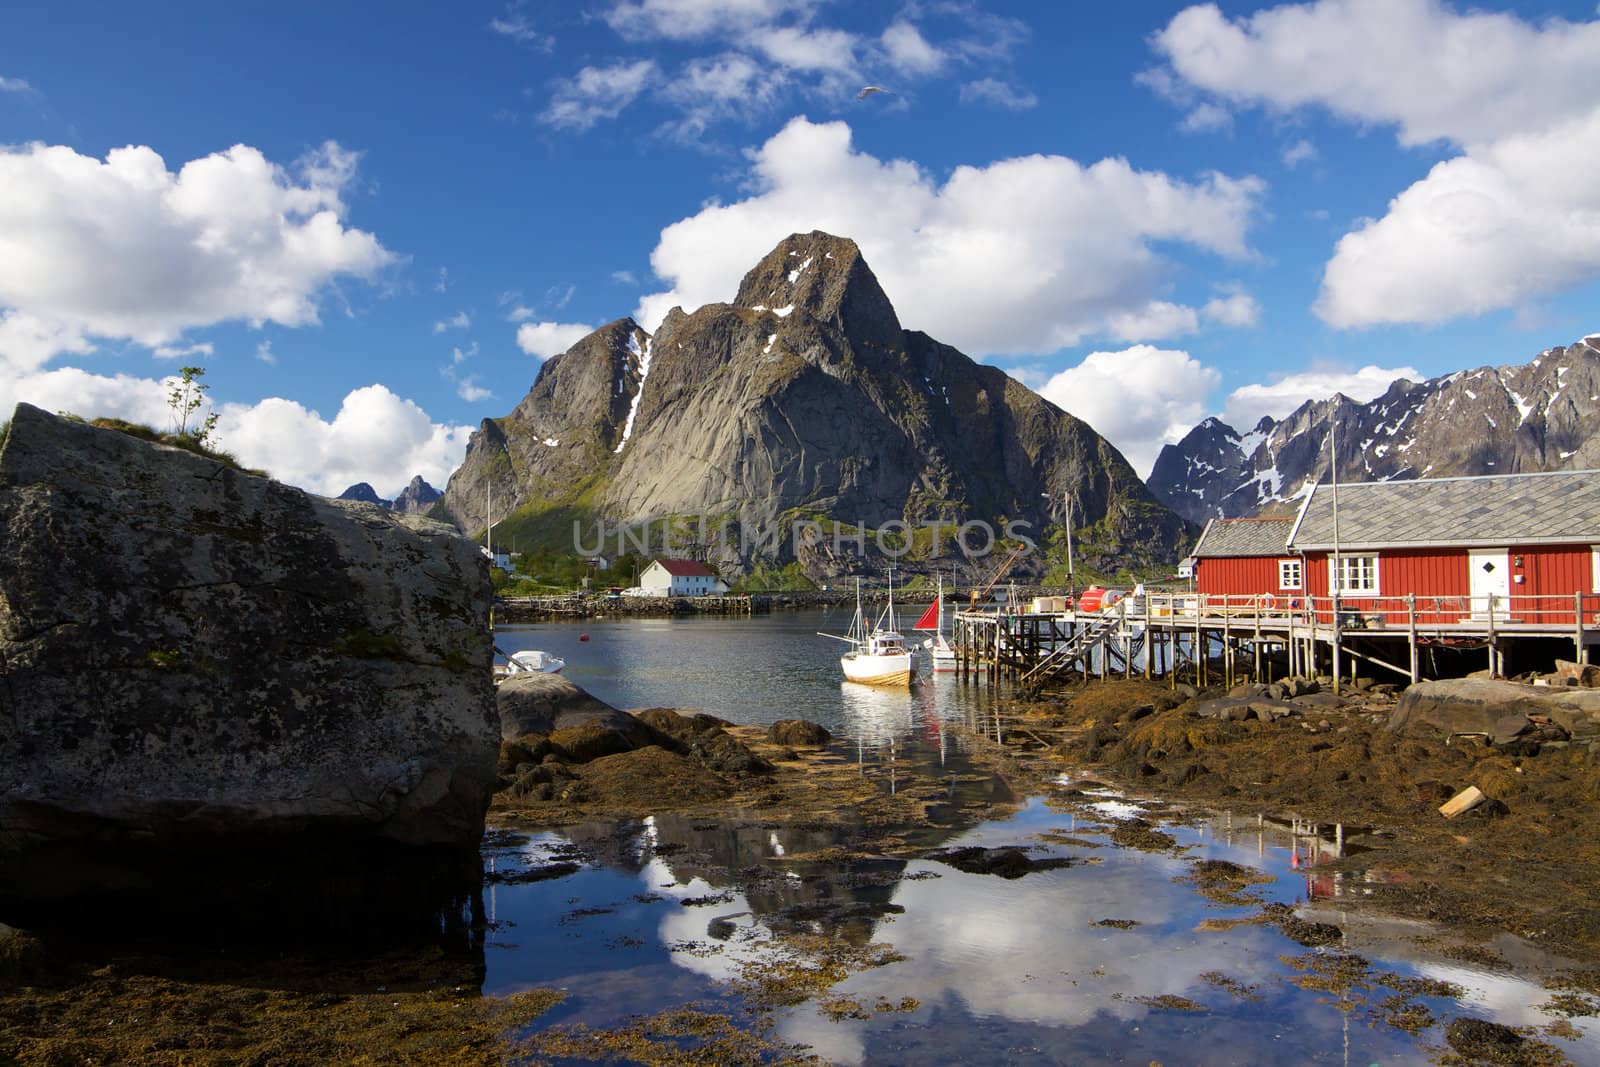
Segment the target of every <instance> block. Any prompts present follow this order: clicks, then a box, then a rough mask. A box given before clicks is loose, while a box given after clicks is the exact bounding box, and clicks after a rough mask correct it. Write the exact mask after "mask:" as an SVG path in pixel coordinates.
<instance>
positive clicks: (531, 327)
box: [517, 322, 595, 359]
mask: <svg viewBox="0 0 1600 1067" xmlns="http://www.w3.org/2000/svg"><path fill="white" fill-rule="evenodd" d="M594 331H595V328H594V327H593V326H588V325H585V324H584V323H581V322H525V323H523V324H522V325H521V326H519V327H517V346H518V347H519V348H521V349H522V350H523V351H524V352H526V353H528V355H530V356H537V357H539V358H540V359H549V358H550V357H551V356H559V355H560V354H561V353H563V352H565V351H566V350H567V349H569V348H571V347H572V346H573V345H575V344H577V343H578V342H579V341H581V340H583V339H584V338H585V337H587V336H589V335H590V334H591V333H594Z"/></svg>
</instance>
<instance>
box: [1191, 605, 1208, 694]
mask: <svg viewBox="0 0 1600 1067" xmlns="http://www.w3.org/2000/svg"><path fill="white" fill-rule="evenodd" d="M1205 614H1206V596H1205V594H1204V593H1201V594H1200V595H1199V596H1197V597H1195V601H1194V680H1195V684H1196V685H1197V686H1198V687H1199V688H1201V689H1204V688H1205V687H1206V660H1208V659H1209V658H1210V657H1209V656H1207V655H1206V637H1205V630H1204V629H1203V627H1204V625H1205Z"/></svg>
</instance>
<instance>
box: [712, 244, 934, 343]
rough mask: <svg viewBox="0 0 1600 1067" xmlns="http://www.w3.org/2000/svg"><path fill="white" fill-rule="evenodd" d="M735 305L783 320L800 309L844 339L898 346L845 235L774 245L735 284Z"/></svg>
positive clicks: (879, 294) (885, 309)
mask: <svg viewBox="0 0 1600 1067" xmlns="http://www.w3.org/2000/svg"><path fill="white" fill-rule="evenodd" d="M733 303H734V306H735V307H741V308H750V309H752V310H756V311H771V312H772V313H773V314H775V315H778V316H787V315H789V314H790V313H791V312H792V311H793V310H794V309H796V308H798V309H801V310H804V311H805V312H806V313H807V314H809V315H810V316H811V317H812V318H814V319H816V320H818V321H819V322H824V323H830V324H832V325H833V326H835V327H837V328H838V329H839V330H840V331H841V332H842V333H844V334H845V335H846V336H848V337H850V338H852V339H854V340H856V341H862V342H867V343H869V344H870V343H874V342H875V343H877V344H881V345H885V346H887V347H897V346H900V345H901V344H902V340H901V329H900V319H899V317H898V316H896V315H895V311H894V305H893V304H891V303H889V297H888V296H887V295H886V294H885V293H884V291H883V287H882V286H881V285H879V284H878V278H877V275H875V274H873V273H872V268H871V267H869V266H867V261H866V260H865V259H863V258H862V256H861V249H860V248H858V247H857V246H856V243H855V242H854V241H852V240H850V239H849V238H847V237H835V236H833V235H832V234H828V233H823V232H822V231H821V230H813V231H811V232H810V233H796V234H791V235H790V236H788V237H786V238H784V239H783V240H782V241H780V242H778V246H777V247H776V248H774V249H773V250H772V251H771V252H768V253H767V254H766V256H765V257H764V258H763V259H762V260H761V262H760V263H758V264H756V265H755V266H754V267H753V268H751V270H750V272H749V273H747V274H746V275H745V276H744V280H743V281H742V282H740V283H739V292H738V295H736V296H735V297H734V299H733Z"/></svg>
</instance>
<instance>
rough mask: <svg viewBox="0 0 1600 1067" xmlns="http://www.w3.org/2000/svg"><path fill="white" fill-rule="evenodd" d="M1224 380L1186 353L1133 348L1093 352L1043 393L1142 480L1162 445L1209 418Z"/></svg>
mask: <svg viewBox="0 0 1600 1067" xmlns="http://www.w3.org/2000/svg"><path fill="white" fill-rule="evenodd" d="M1221 377H1222V376H1221V375H1220V374H1218V373H1217V372H1216V371H1215V370H1213V369H1212V368H1210V367H1207V366H1204V365H1203V364H1201V363H1200V362H1199V361H1197V360H1196V359H1194V358H1193V357H1192V356H1190V355H1189V353H1187V352H1183V351H1178V350H1174V349H1165V348H1154V347H1152V346H1150V345H1134V346H1133V347H1132V348H1128V349H1124V350H1123V351H1121V352H1091V353H1089V354H1088V355H1087V356H1085V357H1084V358H1083V362H1082V363H1079V364H1078V365H1077V366H1076V367H1069V368H1068V369H1066V370H1064V371H1062V372H1061V373H1060V374H1057V375H1055V376H1054V377H1053V378H1051V379H1050V380H1049V381H1048V382H1046V383H1045V384H1044V387H1043V388H1041V389H1040V390H1039V395H1041V396H1043V397H1044V398H1045V399H1046V400H1049V401H1051V402H1053V403H1054V404H1056V405H1057V406H1058V407H1061V408H1063V409H1065V410H1067V411H1069V412H1071V413H1072V414H1074V415H1076V416H1077V417H1078V418H1080V419H1082V420H1083V421H1084V422H1087V423H1088V424H1089V425H1090V426H1093V427H1094V428H1095V430H1097V431H1098V432H1099V433H1100V435H1101V436H1102V437H1105V438H1106V439H1107V440H1109V441H1110V442H1111V443H1112V444H1114V445H1116V446H1117V449H1118V451H1120V452H1121V453H1122V454H1123V456H1124V457H1126V458H1127V460H1128V462H1129V463H1130V464H1132V465H1133V469H1134V470H1135V471H1136V472H1137V473H1138V474H1139V475H1140V476H1141V477H1143V476H1144V475H1146V474H1148V473H1149V471H1150V468H1151V466H1152V465H1154V463H1155V460H1156V455H1157V453H1159V452H1160V451H1161V446H1162V445H1166V444H1172V443H1175V442H1177V441H1180V440H1182V439H1183V436H1184V434H1186V433H1188V432H1189V431H1190V430H1191V429H1193V428H1194V425H1195V423H1197V422H1199V421H1200V420H1201V419H1202V418H1204V417H1205V413H1206V409H1207V404H1206V395H1207V394H1208V393H1209V392H1210V391H1211V390H1212V389H1214V388H1216V386H1217V383H1218V382H1219V381H1220V380H1221Z"/></svg>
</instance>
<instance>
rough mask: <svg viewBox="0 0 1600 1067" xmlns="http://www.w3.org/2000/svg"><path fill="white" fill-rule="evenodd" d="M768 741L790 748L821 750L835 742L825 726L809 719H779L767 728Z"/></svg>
mask: <svg viewBox="0 0 1600 1067" xmlns="http://www.w3.org/2000/svg"><path fill="white" fill-rule="evenodd" d="M767 740H768V741H771V742H772V743H773V744H775V745H786V746H788V747H789V748H821V747H822V746H823V745H826V744H827V743H828V742H829V741H832V740H833V735H832V734H830V733H829V732H828V730H827V728H826V727H825V726H822V725H821V724H820V723H814V722H811V721H810V720H808V719H779V720H778V721H777V722H775V723H773V724H772V725H771V726H769V727H767Z"/></svg>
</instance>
